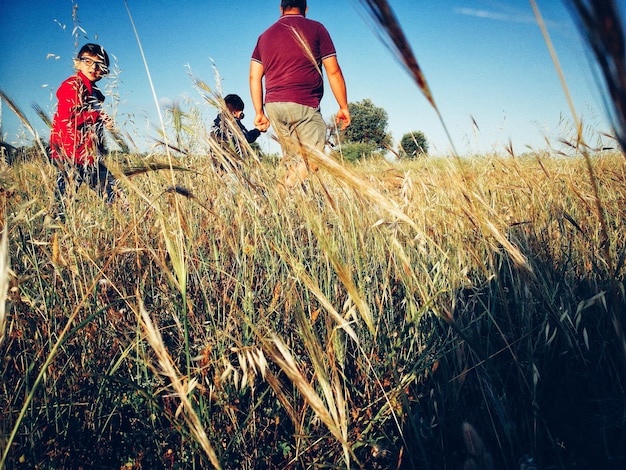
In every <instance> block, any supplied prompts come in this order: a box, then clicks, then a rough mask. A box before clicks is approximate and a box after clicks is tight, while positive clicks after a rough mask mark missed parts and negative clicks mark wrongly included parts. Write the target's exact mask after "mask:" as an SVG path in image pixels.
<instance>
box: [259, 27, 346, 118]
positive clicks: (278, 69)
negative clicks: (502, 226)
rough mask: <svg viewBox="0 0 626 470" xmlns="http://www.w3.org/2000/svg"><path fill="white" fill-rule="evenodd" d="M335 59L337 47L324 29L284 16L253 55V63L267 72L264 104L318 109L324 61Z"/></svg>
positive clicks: (322, 89)
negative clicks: (290, 104) (256, 63)
mask: <svg viewBox="0 0 626 470" xmlns="http://www.w3.org/2000/svg"><path fill="white" fill-rule="evenodd" d="M299 38H301V39H299ZM303 41H304V42H305V43H306V44H307V45H308V49H309V50H310V53H309V52H306V48H305V46H304V45H303ZM311 55H312V57H311ZM334 55H336V51H335V46H334V44H333V41H332V40H331V38H330V34H328V31H327V30H326V28H325V27H324V25H322V24H321V23H319V22H317V21H313V20H309V19H307V18H305V17H304V16H302V15H284V16H281V17H280V19H279V20H278V21H277V22H276V23H274V24H273V25H272V26H270V27H269V28H268V29H267V30H266V31H265V32H264V33H263V34H261V36H259V39H258V41H257V44H256V47H255V48H254V51H253V52H252V60H254V61H256V62H259V63H260V64H261V65H263V69H264V72H265V102H266V103H279V102H289V103H299V104H302V105H305V106H310V107H312V108H318V107H319V104H320V101H321V99H322V95H323V94H324V80H323V77H322V60H324V59H326V58H327V57H331V56H334Z"/></svg>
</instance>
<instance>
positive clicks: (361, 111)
mask: <svg viewBox="0 0 626 470" xmlns="http://www.w3.org/2000/svg"><path fill="white" fill-rule="evenodd" d="M348 109H349V110H350V117H351V119H352V123H351V124H350V126H349V127H348V128H347V129H346V130H345V131H344V135H343V138H344V140H345V141H346V142H349V143H357V142H358V143H364V144H373V145H374V148H375V149H384V148H386V147H387V146H389V145H390V144H391V135H390V134H389V133H388V132H387V124H388V119H389V118H388V115H387V111H385V110H384V109H383V108H379V107H378V106H376V105H374V103H373V102H372V100H370V99H367V98H366V99H364V100H362V101H359V102H357V103H349V104H348Z"/></svg>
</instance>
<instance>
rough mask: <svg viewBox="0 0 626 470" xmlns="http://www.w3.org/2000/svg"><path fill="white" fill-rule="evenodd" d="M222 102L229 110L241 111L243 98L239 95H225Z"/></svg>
mask: <svg viewBox="0 0 626 470" xmlns="http://www.w3.org/2000/svg"><path fill="white" fill-rule="evenodd" d="M224 103H226V106H227V107H228V109H230V110H231V111H243V100H242V99H241V98H240V97H239V95H226V96H225V97H224Z"/></svg>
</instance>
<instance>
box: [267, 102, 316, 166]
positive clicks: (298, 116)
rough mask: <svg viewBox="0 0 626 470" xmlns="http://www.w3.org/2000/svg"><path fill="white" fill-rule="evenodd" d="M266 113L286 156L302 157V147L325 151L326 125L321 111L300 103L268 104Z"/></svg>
mask: <svg viewBox="0 0 626 470" xmlns="http://www.w3.org/2000/svg"><path fill="white" fill-rule="evenodd" d="M265 111H266V113H267V117H268V119H269V120H270V123H271V125H272V127H273V128H274V130H275V131H276V134H277V135H278V138H279V140H280V143H281V147H282V149H283V154H284V156H287V157H298V156H300V151H299V148H300V145H301V144H302V143H306V144H309V145H311V146H313V147H317V148H318V149H320V150H322V151H323V150H324V146H325V145H326V123H325V122H324V119H323V118H322V113H320V111H319V109H315V108H311V107H310V106H304V105H301V104H298V103H266V104H265Z"/></svg>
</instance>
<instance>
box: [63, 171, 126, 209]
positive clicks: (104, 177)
mask: <svg viewBox="0 0 626 470" xmlns="http://www.w3.org/2000/svg"><path fill="white" fill-rule="evenodd" d="M54 163H55V164H56V167H57V170H58V173H57V190H56V192H55V200H56V202H57V205H58V207H59V210H60V212H61V213H63V214H64V213H65V206H66V204H67V197H66V193H67V189H68V185H69V184H71V185H73V193H72V194H71V195H72V196H73V195H74V194H75V193H76V192H77V191H78V188H80V185H81V184H83V183H85V184H86V185H88V186H89V187H90V188H91V189H93V190H94V191H95V192H96V193H97V194H98V196H100V197H105V196H106V198H105V202H106V203H107V204H111V203H113V201H114V200H115V197H116V195H117V191H118V181H117V180H116V179H115V177H114V176H113V175H112V174H111V172H110V171H109V169H108V168H107V167H106V166H105V165H104V163H102V162H97V163H94V164H93V165H77V164H74V163H70V162H66V161H55V162H54Z"/></svg>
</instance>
